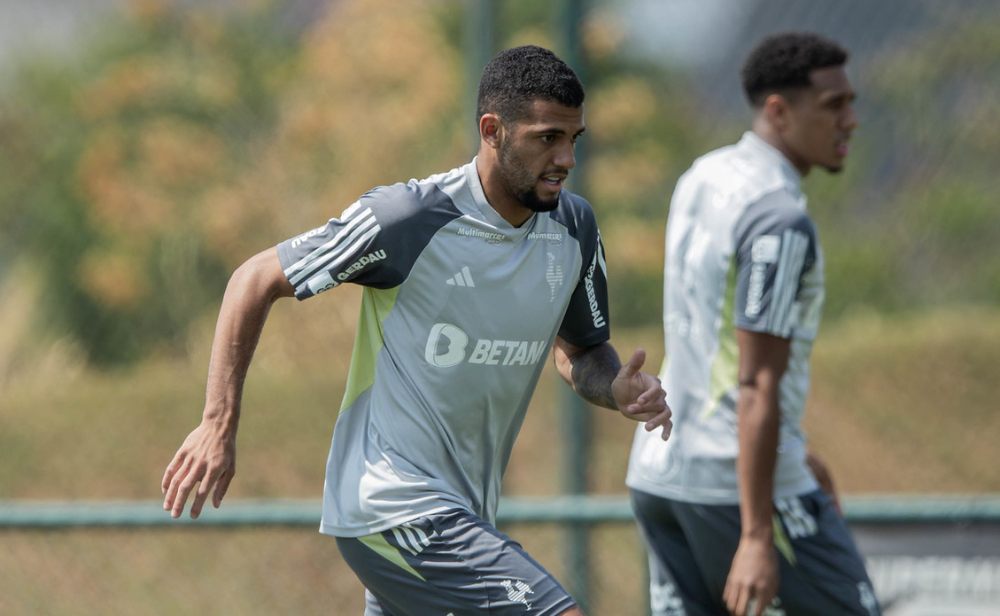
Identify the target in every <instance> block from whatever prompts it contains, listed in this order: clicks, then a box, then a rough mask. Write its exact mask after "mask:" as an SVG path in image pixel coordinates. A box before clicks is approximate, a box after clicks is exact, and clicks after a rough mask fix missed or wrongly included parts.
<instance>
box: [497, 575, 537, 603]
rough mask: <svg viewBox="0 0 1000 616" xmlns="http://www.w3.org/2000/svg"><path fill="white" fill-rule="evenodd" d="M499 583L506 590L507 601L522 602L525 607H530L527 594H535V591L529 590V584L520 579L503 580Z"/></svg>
mask: <svg viewBox="0 0 1000 616" xmlns="http://www.w3.org/2000/svg"><path fill="white" fill-rule="evenodd" d="M500 585H501V586H503V587H504V588H505V589H506V590H507V600H508V601H513V602H514V603H523V604H524V605H525V607H527V608H528V609H531V604H530V603H528V595H533V594H535V591H533V590H531V586H528V585H527V584H525V583H524V582H522V581H521V580H504V581H502V582H500Z"/></svg>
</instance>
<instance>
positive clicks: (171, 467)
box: [160, 451, 185, 494]
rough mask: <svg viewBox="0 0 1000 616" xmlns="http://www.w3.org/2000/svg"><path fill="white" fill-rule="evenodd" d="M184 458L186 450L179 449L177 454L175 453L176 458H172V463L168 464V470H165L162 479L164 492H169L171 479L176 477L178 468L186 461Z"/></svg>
mask: <svg viewBox="0 0 1000 616" xmlns="http://www.w3.org/2000/svg"><path fill="white" fill-rule="evenodd" d="M184 458H185V456H184V452H182V451H178V452H177V453H176V454H174V459H173V460H171V461H170V464H168V465H167V470H165V471H164V472H163V479H161V480H160V491H161V492H163V493H164V494H166V493H167V488H169V487H170V481H171V480H172V479H173V478H174V475H175V474H176V473H177V469H178V468H180V467H181V464H183V463H184Z"/></svg>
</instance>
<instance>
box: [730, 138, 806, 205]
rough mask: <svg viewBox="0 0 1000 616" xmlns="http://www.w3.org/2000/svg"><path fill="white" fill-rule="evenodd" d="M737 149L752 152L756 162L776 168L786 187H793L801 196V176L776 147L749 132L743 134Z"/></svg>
mask: <svg viewBox="0 0 1000 616" xmlns="http://www.w3.org/2000/svg"><path fill="white" fill-rule="evenodd" d="M739 147H740V148H742V149H745V150H748V151H750V152H752V153H753V155H754V157H755V158H756V159H757V160H763V161H766V162H765V164H767V165H768V166H774V167H776V168H778V169H779V170H780V172H781V175H782V176H783V177H784V179H785V181H786V182H787V183H788V185H789V186H791V187H794V188H795V191H796V192H797V193H799V194H801V192H802V191H801V188H800V185H801V184H802V176H801V175H800V174H799V171H798V169H796V168H795V165H793V164H792V161H790V160H788V159H787V158H786V157H785V155H784V154H782V153H781V152H780V151H779V150H778V149H777V148H776V147H774V146H773V145H771V144H770V143H768V142H766V141H764V140H763V139H761V138H760V137H759V136H758V135H757V134H756V133H754V132H753V131H749V130H748V131H747V132H745V133H743V138H742V139H740V142H739Z"/></svg>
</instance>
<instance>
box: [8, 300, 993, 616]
mask: <svg viewBox="0 0 1000 616" xmlns="http://www.w3.org/2000/svg"><path fill="white" fill-rule="evenodd" d="M280 318H284V317H279V320H280ZM614 342H615V344H616V346H617V347H618V349H619V351H620V352H621V353H622V354H623V355H624V354H626V353H629V352H631V350H632V348H634V347H635V346H637V345H639V344H642V345H643V346H645V347H646V348H647V350H648V351H649V355H650V368H651V369H653V370H654V371H655V369H656V368H657V367H658V366H659V361H660V359H661V357H662V343H661V341H660V340H659V332H658V331H656V330H650V331H621V332H618V333H617V334H616V337H615V340H614ZM308 351H309V352H310V353H322V352H323V351H322V350H317V349H312V348H310V349H308ZM288 353H289V351H288V349H287V348H285V347H282V346H281V344H280V343H279V342H277V341H274V342H268V339H267V336H266V335H265V341H264V342H263V343H262V346H261V348H260V350H259V352H258V362H257V363H256V364H255V366H254V367H253V369H252V371H251V375H250V378H249V381H248V385H247V389H246V395H245V401H244V407H243V408H244V416H243V420H242V424H241V432H240V436H239V458H238V468H239V470H238V473H237V477H236V480H235V482H234V483H233V486H232V489H231V490H230V495H229V498H250V497H252V498H269V497H285V498H288V497H293V498H294V497H303V498H317V497H318V496H319V495H320V493H321V490H322V485H323V472H324V467H325V461H326V454H327V447H328V445H329V439H330V434H331V431H332V428H333V424H334V421H335V413H336V409H337V407H338V406H339V401H340V396H341V393H342V388H343V379H344V377H345V375H346V369H345V368H346V356H347V355H348V354H349V347H344V346H343V345H338V346H337V351H336V353H331V354H330V355H331V357H330V359H329V361H328V362H326V363H325V364H323V365H322V366H317V367H314V368H312V369H311V370H305V369H302V368H301V366H300V365H299V364H295V365H294V366H290V365H289V362H288V361H286V358H287V357H288ZM206 356H207V353H206V351H205V350H204V349H201V350H199V349H196V350H195V351H194V352H193V353H192V357H193V358H194V359H192V360H190V361H183V362H181V361H177V360H163V359H160V360H151V361H148V362H146V363H145V364H143V365H141V366H139V367H137V368H135V369H132V370H129V371H125V372H115V373H95V372H92V371H89V370H87V369H84V368H80V367H77V368H75V369H69V368H68V366H70V365H71V364H68V363H66V362H59V361H55V360H50V361H48V362H47V363H46V362H42V363H40V364H39V368H38V370H37V371H35V372H34V373H33V374H32V375H24V374H22V375H21V376H20V377H18V378H10V379H8V380H7V381H6V383H4V384H3V389H2V390H0V499H60V500H62V499H156V498H160V491H159V482H160V477H161V475H162V472H163V468H164V466H165V465H166V464H167V462H168V461H169V459H170V457H171V456H172V454H173V452H174V451H175V449H176V448H177V446H178V445H179V444H180V443H181V441H182V440H183V439H184V437H185V436H186V434H187V432H188V431H189V430H190V429H192V428H193V427H194V426H195V425H196V424H197V422H198V419H199V417H200V411H201V405H202V399H203V391H204V376H203V375H204V365H203V364H204V361H205V360H206ZM814 357H815V361H814V377H813V378H814V381H813V390H812V397H811V400H810V407H809V411H808V414H807V420H806V427H807V429H808V431H809V435H810V439H811V443H812V446H813V448H814V449H815V450H816V451H818V452H819V453H821V454H822V455H823V456H824V457H825V458H826V459H827V461H828V462H829V463H830V465H831V466H832V468H833V470H834V472H835V475H836V479H837V481H838V484H839V487H840V489H841V490H842V491H843V492H847V493H863V492H897V493H902V492H906V493H916V492H998V491H1000V453H998V450H997V448H996V446H995V436H996V434H998V433H1000V415H998V414H997V413H996V412H995V409H996V402H995V401H996V400H997V399H998V398H1000V379H997V378H996V375H997V373H998V370H997V369H998V367H1000V319H997V317H996V315H995V314H993V313H990V312H986V311H976V310H966V311H960V312H948V313H939V314H934V315H930V316H921V317H907V318H899V319H894V320H888V319H884V318H876V317H867V318H855V319H853V320H850V321H845V322H842V323H839V324H834V325H832V326H829V327H826V328H825V330H824V331H823V332H822V334H821V337H820V340H819V342H818V344H817V346H816V350H815V356H814ZM567 391H568V390H567V389H566V388H565V386H564V385H563V384H562V383H561V382H560V381H558V378H557V377H556V376H555V374H554V372H553V371H552V370H551V369H550V368H548V369H547V370H546V374H545V375H544V376H543V378H542V381H541V384H540V386H539V390H538V392H537V394H536V396H535V399H534V402H533V404H532V408H531V410H530V411H529V415H528V418H527V419H526V421H525V424H524V428H523V430H522V435H521V437H520V439H519V441H518V443H517V445H516V447H515V451H514V456H513V460H512V462H511V467H510V469H509V471H508V473H507V477H506V481H505V490H506V491H507V493H509V494H517V495H529V494H531V495H539V494H550V493H553V492H556V491H558V490H559V481H560V477H559V463H560V460H561V447H560V442H561V438H562V436H563V435H564V433H565V427H564V421H563V420H562V418H561V408H560V403H561V400H562V398H563V396H565V395H567ZM593 412H594V414H595V429H594V434H595V435H597V438H596V441H595V442H594V443H593V447H592V451H591V457H590V460H591V462H592V463H591V466H590V469H589V479H590V482H591V486H592V489H593V491H595V492H599V493H612V494H614V493H623V492H624V487H623V483H622V482H623V477H624V473H625V467H626V461H627V456H628V447H629V444H630V442H631V434H632V431H633V429H634V427H633V426H632V425H630V424H629V423H628V422H626V421H625V420H623V419H622V418H621V417H619V416H617V415H616V414H615V413H612V412H610V411H604V410H599V409H598V410H594V411H593ZM223 506H225V505H223ZM209 514H210V513H209ZM164 515H166V514H164ZM505 530H507V531H508V532H510V534H511V535H512V536H513V537H515V538H516V539H519V540H521V542H522V543H523V544H524V545H525V547H526V548H527V549H528V550H529V551H530V552H532V553H533V555H534V556H535V557H536V558H538V559H539V560H540V561H542V563H543V564H545V565H546V566H548V567H550V568H551V569H552V570H553V572H555V573H556V574H557V575H561V574H562V572H563V567H562V562H561V558H562V553H561V551H560V549H561V548H560V538H561V529H558V528H552V527H545V526H532V525H522V526H518V527H512V528H509V529H505ZM0 546H3V547H2V549H0V614H81V615H83V614H129V615H135V614H248V615H249V614H254V615H255V614H274V613H298V614H335V615H339V614H359V613H360V612H361V596H360V595H361V590H360V586H359V584H358V583H357V582H356V581H355V580H354V578H353V575H352V574H351V573H350V571H349V570H347V568H346V567H345V566H344V565H343V563H342V562H341V561H340V558H339V556H338V555H337V553H336V549H335V546H334V544H333V542H332V540H329V539H327V538H323V537H321V536H319V535H318V534H316V533H315V532H314V531H312V530H301V529H261V530H238V531H218V530H200V529H197V530H196V529H178V530H162V529H160V530H147V531H144V530H91V531H47V532H45V531H30V532H23V531H2V532H0ZM637 546H638V544H637V541H636V537H635V532H634V530H633V529H632V528H631V527H629V526H627V525H607V526H603V527H601V528H599V529H598V531H597V533H596V535H595V540H594V544H593V549H592V551H593V554H594V559H593V562H594V563H596V567H597V573H596V577H595V580H594V581H593V584H592V588H593V593H594V600H595V601H596V605H595V606H594V607H595V610H594V612H595V613H605V614H607V613H615V614H640V613H642V611H641V610H642V607H641V598H642V596H643V595H642V588H643V585H644V581H643V579H642V576H643V568H642V560H641V555H640V552H639V550H638V547H637Z"/></svg>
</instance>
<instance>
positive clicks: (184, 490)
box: [170, 466, 205, 518]
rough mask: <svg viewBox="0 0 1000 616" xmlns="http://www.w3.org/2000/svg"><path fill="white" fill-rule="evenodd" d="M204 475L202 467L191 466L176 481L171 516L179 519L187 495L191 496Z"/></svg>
mask: <svg viewBox="0 0 1000 616" xmlns="http://www.w3.org/2000/svg"><path fill="white" fill-rule="evenodd" d="M204 474H205V469H204V467H202V466H192V467H191V468H190V469H189V470H188V472H187V473H186V474H185V475H184V477H183V478H182V479H181V480H180V481H177V495H176V496H175V497H174V506H173V507H172V508H171V509H170V515H171V516H173V517H175V518H179V517H181V514H182V513H184V506H185V505H186V504H187V499H188V495H189V494H191V490H193V489H194V486H195V484H196V483H198V482H199V481H201V478H202V476H203V475H204ZM175 481H176V478H175Z"/></svg>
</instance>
